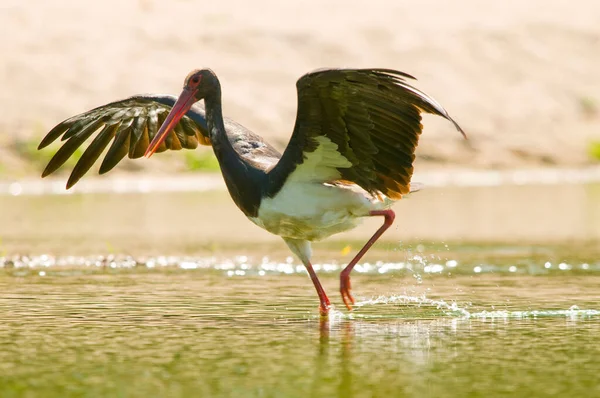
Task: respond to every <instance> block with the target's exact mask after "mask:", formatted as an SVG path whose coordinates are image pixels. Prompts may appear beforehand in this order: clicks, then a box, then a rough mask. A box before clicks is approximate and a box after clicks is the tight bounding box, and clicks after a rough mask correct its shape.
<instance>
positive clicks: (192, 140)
mask: <svg viewBox="0 0 600 398" xmlns="http://www.w3.org/2000/svg"><path fill="white" fill-rule="evenodd" d="M407 78H412V79H414V78H413V77H412V76H410V75H408V74H406V73H403V72H399V71H395V70H389V69H321V70H316V71H314V72H311V73H308V74H306V75H304V76H302V77H301V78H300V79H299V80H298V82H297V84H296V85H297V90H298V110H297V114H296V124H295V126H294V131H293V133H292V136H291V138H290V141H289V143H288V145H287V147H286V148H285V150H284V152H283V154H280V153H279V152H278V151H277V150H275V149H274V148H273V147H272V146H271V145H269V144H268V143H267V142H265V141H264V140H263V139H262V138H261V137H259V136H258V135H256V134H254V133H252V132H251V131H249V130H248V129H246V128H244V127H243V126H241V125H240V124H238V123H236V122H234V121H232V120H229V119H227V118H223V113H222V108H221V85H220V83H219V79H218V78H217V76H216V75H215V73H214V72H213V71H211V70H210V69H201V70H194V71H192V72H191V73H190V74H189V75H188V76H187V77H186V79H185V82H184V86H183V92H182V93H181V94H180V95H179V97H178V98H176V97H173V96H164V95H139V96H134V97H130V98H128V99H125V100H122V101H116V102H112V103H109V104H107V105H104V106H100V107H98V108H95V109H92V110H90V111H88V112H85V113H82V114H80V115H77V116H74V117H72V118H70V119H67V120H65V121H63V122H62V123H60V124H59V125H57V126H56V127H54V128H53V129H52V130H51V131H50V132H49V133H48V134H47V135H46V137H44V139H43V140H42V142H41V143H40V145H39V149H41V148H44V147H46V146H47V145H49V144H50V143H52V142H53V141H55V140H56V139H57V138H59V137H61V136H62V140H63V141H66V142H65V143H64V145H63V146H62V147H61V148H60V149H59V150H58V151H57V152H56V154H55V155H54V157H53V158H52V159H51V160H50V162H49V163H48V165H47V167H46V169H45V170H44V172H43V174H42V177H45V176H47V175H49V174H51V173H53V172H54V171H56V170H57V169H58V168H59V167H61V166H62V165H63V164H64V163H65V161H66V160H67V159H68V158H69V157H70V156H71V155H72V154H73V153H74V151H75V150H76V149H77V148H78V147H79V146H80V145H82V144H83V142H84V141H86V140H87V139H88V138H89V137H90V136H92V135H93V134H94V133H96V132H97V134H96V136H95V138H94V140H93V141H92V142H91V144H90V145H89V146H88V147H87V149H86V150H85V152H84V153H83V155H82V156H81V158H80V159H79V161H78V162H77V164H76V165H75V167H74V169H73V171H72V173H71V175H70V177H69V180H68V182H67V189H68V188H70V187H71V186H73V184H75V183H76V182H77V181H78V180H79V179H80V178H81V177H82V176H83V175H84V174H85V173H86V172H87V171H88V170H89V168H90V167H91V166H92V164H93V163H94V162H95V161H96V160H97V159H98V157H99V156H100V155H101V153H102V152H103V151H104V149H105V148H106V147H107V146H108V144H109V143H110V142H111V140H112V145H111V146H110V148H109V149H108V152H107V153H106V156H105V157H104V160H103V161H102V164H101V166H100V174H103V173H106V172H108V171H109V170H111V169H112V168H113V167H114V166H115V165H116V164H117V163H119V161H120V160H121V159H123V157H125V155H128V156H129V157H130V158H138V157H141V156H142V155H145V156H146V157H150V156H151V155H152V154H154V153H155V152H162V151H165V150H167V149H171V150H178V149H182V148H186V149H194V148H196V147H197V146H198V144H203V145H212V147H213V150H214V153H215V155H216V157H217V160H218V162H219V165H220V167H221V172H222V174H223V178H224V179H225V183H226V185H227V188H228V190H229V193H230V194H231V197H232V198H233V201H234V202H235V204H236V205H237V206H238V207H239V208H240V210H241V211H242V212H243V213H244V214H245V215H246V216H247V217H248V218H249V219H250V220H251V221H252V222H253V223H255V224H256V225H258V226H259V227H261V228H264V229H266V230H267V231H269V232H271V233H273V234H275V235H279V236H281V237H282V238H283V240H284V241H285V242H286V243H287V245H288V246H289V248H290V249H291V251H292V252H293V253H294V254H295V255H296V256H298V258H299V259H300V260H301V261H302V263H303V264H304V266H305V267H306V269H307V271H308V274H309V275H310V278H311V279H312V282H313V284H314V285H315V288H316V290H317V293H318V295H319V300H320V306H319V310H320V313H321V314H322V315H327V314H328V311H329V309H330V307H331V305H330V301H329V299H328V297H327V295H326V294H325V291H324V290H323V287H322V286H321V283H320V282H319V279H318V278H317V275H316V273H315V271H314V269H313V267H312V265H311V242H312V241H316V240H321V239H324V238H326V237H328V236H330V235H333V234H336V233H338V232H342V231H346V230H349V229H352V228H354V227H356V226H357V225H358V223H359V221H360V219H361V218H363V217H368V216H382V217H383V219H384V222H383V225H382V226H381V227H380V228H379V229H378V230H377V232H375V234H374V235H373V236H372V237H371V239H369V241H368V242H367V243H366V244H365V246H364V247H363V248H362V249H361V250H360V251H359V252H358V254H357V255H356V256H355V257H354V258H353V259H352V261H350V263H349V264H348V265H347V266H346V267H345V268H344V270H343V271H342V272H341V274H340V292H341V295H342V299H343V301H344V304H345V305H346V307H347V308H348V309H349V310H351V309H352V304H354V302H355V301H354V298H353V296H352V294H351V293H350V272H351V271H352V269H353V267H354V266H355V265H356V263H357V262H358V261H359V260H360V259H361V257H362V256H363V255H364V254H365V252H366V251H367V250H369V248H370V247H371V246H372V245H373V243H375V241H376V240H377V239H378V238H379V237H380V236H381V235H382V234H383V233H384V232H385V230H387V229H388V228H389V227H390V225H392V223H393V221H394V217H395V215H394V211H393V210H392V209H391V208H390V207H391V205H392V203H393V202H394V201H396V200H398V199H400V198H401V197H402V196H403V195H405V194H408V193H409V192H410V180H411V176H412V174H413V161H414V159H415V155H414V153H415V148H416V146H417V142H418V139H419V135H420V134H421V130H422V125H421V112H427V113H431V114H435V115H439V116H442V117H444V118H446V119H447V120H449V121H451V122H452V123H453V124H454V126H455V127H456V129H457V130H458V131H459V132H460V133H461V134H462V135H463V136H464V137H465V138H466V135H465V134H464V132H463V131H462V129H461V128H460V127H459V126H458V124H457V123H456V122H455V121H454V120H453V119H452V118H451V117H450V116H449V115H448V113H447V112H446V110H445V109H444V108H443V107H442V106H441V105H440V104H439V103H438V102H437V101H435V100H434V99H433V98H431V97H430V96H428V95H427V94H425V93H423V92H422V91H420V90H418V89H417V88H415V87H413V86H411V85H409V84H408V83H407V82H406V79H407ZM200 100H204V108H203V107H202V106H200V105H198V104H196V103H197V102H198V101H200ZM159 126H160V128H159ZM98 131H99V132H98Z"/></svg>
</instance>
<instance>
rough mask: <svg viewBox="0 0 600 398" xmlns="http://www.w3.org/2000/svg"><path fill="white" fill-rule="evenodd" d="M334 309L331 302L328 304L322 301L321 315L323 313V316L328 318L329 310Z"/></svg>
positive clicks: (320, 306)
mask: <svg viewBox="0 0 600 398" xmlns="http://www.w3.org/2000/svg"><path fill="white" fill-rule="evenodd" d="M332 309H333V307H331V305H330V304H329V303H327V304H326V305H324V304H323V303H321V304H320V305H319V315H321V318H328V317H329V311H331V310H332Z"/></svg>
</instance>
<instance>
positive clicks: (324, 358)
mask: <svg viewBox="0 0 600 398" xmlns="http://www.w3.org/2000/svg"><path fill="white" fill-rule="evenodd" d="M75 259H79V262H77V261H75ZM26 261H29V264H28V263H26ZM44 261H45V262H44ZM68 261H71V262H70V263H69V262H68ZM132 261H133V260H132V259H127V258H123V259H118V258H114V259H110V258H102V259H99V258H75V257H73V258H50V257H44V258H42V259H39V258H38V259H36V258H26V259H25V258H12V259H10V260H8V259H6V258H5V259H3V264H4V265H3V271H2V273H1V275H2V276H1V277H0V289H1V291H2V295H1V296H0V314H2V319H3V322H2V323H1V324H0V346H1V347H2V349H1V350H0V396H2V397H10V396H37V395H43V396H61V397H62V396H69V395H71V396H80V395H85V396H239V397H254V396H256V397H270V396H277V397H281V396H289V397H296V396H297V397H304V396H340V397H362V396H365V397H367V396H368V397H370V396H414V397H423V396H466V395H470V396H479V395H481V396H495V395H502V394H513V395H517V396H556V395H557V394H558V395H565V396H567V395H568V396H579V397H582V396H597V394H598V393H600V391H599V384H598V377H597V372H598V371H599V370H600V359H599V358H600V345H599V344H598V342H597V336H598V333H600V311H599V310H600V306H599V305H598V298H599V294H598V290H597V286H598V285H599V283H600V271H599V270H598V268H599V267H598V264H592V265H593V267H592V269H589V268H588V269H587V270H585V271H583V270H580V271H577V270H573V268H581V267H579V266H577V265H575V264H571V266H572V267H571V269H570V270H567V269H565V270H560V271H559V270H558V268H557V271H556V273H547V274H543V275H542V274H538V273H535V272H534V273H533V274H531V273H526V272H523V273H521V274H515V273H512V272H510V271H508V270H507V271H506V272H496V271H490V272H480V273H475V272H474V271H473V270H472V267H471V266H466V265H463V264H461V263H458V264H454V262H453V261H452V260H449V261H450V265H453V267H451V269H453V270H456V271H459V270H460V269H461V268H463V267H465V268H468V269H465V270H462V271H461V272H457V273H456V276H451V277H449V276H448V275H447V274H446V273H444V274H439V273H438V274H432V273H423V274H422V276H421V281H420V283H419V282H417V281H416V279H415V277H414V272H422V271H423V268H424V266H423V267H421V268H419V267H417V266H416V265H415V266H414V267H413V270H412V271H407V270H406V268H400V267H399V266H397V267H391V268H390V267H389V265H388V270H387V271H386V272H385V273H380V272H379V271H380V270H381V269H382V267H383V265H380V266H379V267H377V266H373V267H372V269H369V270H367V268H368V267H363V272H359V273H356V275H355V276H354V278H353V282H354V286H355V294H356V296H357V299H358V304H357V306H356V308H355V310H354V311H353V312H352V313H349V312H348V311H346V310H345V309H344V308H342V307H343V306H342V304H341V302H340V299H339V295H338V294H337V289H336V288H337V283H338V279H337V277H336V276H337V271H336V270H335V269H334V268H335V267H334V266H335V264H329V265H328V267H329V271H328V270H326V268H327V267H325V265H323V266H322V267H321V268H322V270H321V275H322V276H321V278H322V280H323V283H324V286H325V288H326V290H327V291H328V292H329V294H330V296H331V298H332V301H333V302H334V304H335V305H336V309H335V310H334V311H333V313H332V314H331V316H330V318H329V320H327V321H325V320H323V319H321V318H320V317H319V316H318V311H317V305H318V301H317V298H316V294H315V292H314V291H313V287H312V285H311V284H310V280H309V279H308V277H307V276H306V274H305V273H303V272H296V267H295V265H294V264H290V263H289V262H288V261H286V260H284V261H281V262H277V261H266V262H265V261H263V260H261V261H258V262H255V261H254V260H252V259H251V258H244V257H242V258H239V257H238V258H232V259H230V261H228V262H226V261H224V262H216V261H215V260H214V259H213V258H196V259H191V258H185V259H182V258H180V259H176V258H171V259H170V261H169V259H167V258H148V259H146V260H145V261H144V262H142V261H139V262H138V263H136V265H134V263H133V262H132ZM191 264H196V266H194V267H192V266H191ZM505 267H506V264H499V265H498V269H501V268H505ZM509 267H510V266H509ZM541 268H542V269H546V268H545V267H544V265H542V266H541ZM242 270H244V271H246V273H245V274H243V275H242V274H239V273H238V274H236V272H235V271H242ZM230 271H234V272H233V274H232V273H231V272H230ZM260 271H265V272H264V273H261V272H260ZM582 272H583V274H582ZM515 393H516V394H515Z"/></svg>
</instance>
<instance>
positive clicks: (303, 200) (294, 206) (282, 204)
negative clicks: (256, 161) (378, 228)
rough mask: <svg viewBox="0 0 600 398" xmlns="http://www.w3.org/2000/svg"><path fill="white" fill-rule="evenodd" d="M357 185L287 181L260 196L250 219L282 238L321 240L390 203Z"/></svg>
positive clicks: (354, 224)
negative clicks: (255, 214)
mask: <svg viewBox="0 0 600 398" xmlns="http://www.w3.org/2000/svg"><path fill="white" fill-rule="evenodd" d="M357 188H358V187H356V186H354V187H340V186H336V185H330V184H320V183H315V182H293V183H289V184H286V185H284V187H283V188H282V189H281V191H279V192H278V193H277V195H275V196H274V197H273V198H267V199H263V201H262V202H261V205H260V208H259V210H258V217H253V218H250V220H251V221H252V222H254V223H255V224H256V225H258V226H259V227H262V228H264V229H266V230H267V231H269V232H271V233H273V234H275V235H279V236H281V237H284V238H293V239H302V240H309V241H313V240H320V239H324V238H326V237H328V236H330V235H333V234H336V233H338V232H343V231H347V230H349V229H352V228H354V227H356V226H357V225H358V224H359V223H360V217H364V216H368V215H369V212H370V211H371V210H375V209H381V208H384V207H387V206H388V205H389V204H390V203H388V202H382V201H378V200H374V199H373V198H372V197H371V195H369V194H368V193H367V192H365V191H364V190H361V189H360V188H358V189H357Z"/></svg>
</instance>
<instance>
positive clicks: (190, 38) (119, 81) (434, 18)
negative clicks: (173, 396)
mask: <svg viewBox="0 0 600 398" xmlns="http://www.w3.org/2000/svg"><path fill="white" fill-rule="evenodd" d="M1 8H2V10H1V12H0V29H1V30H2V31H3V34H2V35H0V51H1V52H2V54H4V55H3V57H2V60H1V61H0V87H2V90H0V116H1V117H0V184H3V185H0V188H2V190H4V191H5V192H6V193H12V194H13V195H15V194H21V193H26V192H27V189H28V188H27V187H28V186H27V185H26V184H25V183H24V182H25V181H28V182H30V183H31V184H38V183H39V182H40V179H39V175H40V173H41V171H42V170H43V168H44V167H45V164H46V163H47V162H48V160H49V159H50V157H51V156H52V155H53V154H54V152H55V151H56V149H57V148H58V146H56V145H55V146H52V147H51V148H50V149H46V150H44V151H37V150H36V147H37V144H38V143H39V141H40V139H41V137H42V136H43V135H44V134H45V133H46V132H47V131H48V130H49V129H51V128H52V127H53V126H54V125H55V124H57V123H58V122H60V121H62V120H63V119H65V118H67V117H70V116H72V115H75V114H78V113H81V112H83V111H85V110H88V109H90V108H92V107H95V106H99V105H102V104H105V103H107V102H111V101H114V100H118V99H122V98H125V97H127V96H130V95H133V94H140V93H170V94H178V93H179V91H180V88H181V86H182V82H183V79H184V77H185V76H186V74H187V73H188V72H189V71H190V70H191V69H194V68H199V67H205V66H206V67H210V68H212V69H213V70H214V71H215V72H216V73H217V75H218V76H219V77H220V79H221V84H222V87H223V101H224V113H225V115H226V116H228V117H230V118H233V119H235V120H236V121H238V122H240V123H242V124H243V125H245V126H246V127H248V128H250V129H251V130H253V131H255V132H257V133H259V134H261V135H263V136H264V137H266V138H267V139H268V140H269V141H271V142H272V143H273V144H274V145H275V146H276V147H278V148H280V149H281V148H284V147H285V145H286V143H287V140H288V139H289V135H290V134H291V131H292V128H293V123H294V118H295V110H296V87H295V82H296V80H297V79H298V78H299V77H300V76H301V75H302V74H304V73H306V72H308V71H310V70H312V69H315V68H321V67H328V66H330V67H340V66H348V67H385V68H393V69H398V70H401V71H404V72H407V73H410V74H412V75H414V76H416V77H417V78H418V79H419V81H418V82H416V83H415V84H416V85H417V86H418V87H419V88H421V89H423V90H424V91H425V92H427V93H428V94H430V95H432V96H433V97H434V98H436V99H437V100H438V101H439V102H440V103H442V104H443V105H444V106H445V107H446V109H447V110H448V111H449V113H450V114H451V115H452V116H453V117H454V118H455V119H456V120H457V121H458V122H459V123H460V124H461V126H462V127H463V128H464V130H465V131H466V132H467V134H468V135H469V141H464V140H462V139H461V137H460V135H459V134H457V133H456V132H455V131H454V130H453V127H452V126H451V125H450V124H449V123H446V122H445V121H443V120H441V119H438V118H434V117H427V116H426V117H425V121H424V125H425V131H424V134H423V136H422V140H421V144H420V147H419V148H418V151H417V157H418V159H417V162H416V175H415V179H416V180H417V181H421V182H424V183H425V185H426V186H429V187H433V193H428V192H426V191H425V192H423V193H419V197H418V200H415V201H410V202H411V203H414V205H413V204H410V205H409V204H406V205H404V206H403V207H402V206H400V207H399V209H407V210H400V211H404V212H406V214H405V217H406V218H405V220H406V223H407V224H409V225H410V228H400V230H401V232H398V233H399V234H400V235H399V236H400V237H404V238H407V239H408V238H415V239H421V238H429V239H459V240H460V239H463V238H465V239H466V238H469V239H478V238H481V239H484V240H485V239H491V240H507V239H508V240H521V239H523V238H526V237H530V238H531V239H532V240H545V239H549V238H552V239H556V240H564V239H568V238H569V237H571V236H573V237H576V238H578V239H597V238H598V237H599V236H600V231H599V229H600V226H598V225H599V224H600V220H599V217H600V216H599V215H598V213H600V210H598V206H600V205H599V204H598V203H599V202H600V196H599V195H600V194H599V193H598V191H599V190H598V185H597V184H591V183H590V181H597V180H598V179H600V176H599V175H600V172H599V168H598V167H599V166H598V165H599V164H600V163H599V162H600V73H598V71H600V24H599V23H598V22H599V21H600V3H599V2H597V1H594V0H582V1H579V2H577V6H576V7H574V6H573V3H572V2H568V1H564V0H547V1H543V2H539V1H528V2H522V1H512V0H508V1H504V2H498V1H480V0H457V1H453V2H445V1H434V0H424V1H419V2H408V1H384V0H372V1H370V2H368V4H365V3H364V2H355V1H353V0H351V1H345V2H337V1H322V0H306V1H302V2H293V3H291V2H280V1H269V0H258V1H252V2H248V1H244V0H239V1H235V0H229V1H218V2H217V1H212V2H197V1H183V0H179V1H171V2H160V1H153V0H138V1H128V2H117V1H113V0H107V1H103V2H93V3H89V2H77V1H69V0H53V1H42V0H31V1H28V2H22V1H17V0H4V1H3V2H2V6H1ZM184 152H186V151H184ZM81 153H82V151H78V152H77V153H76V154H75V155H74V160H76V158H77V156H80V155H81ZM74 163H75V162H74V161H73V162H69V163H68V164H67V165H66V166H64V167H63V170H62V171H63V174H58V175H57V177H55V178H56V179H55V180H54V181H57V184H58V185H56V187H55V188H53V190H52V192H59V193H64V189H63V188H62V187H63V185H64V183H65V181H66V178H67V175H68V172H69V171H70V169H71V168H72V166H73V164H74ZM98 163H100V162H98ZM205 173H206V174H208V175H209V177H207V178H208V181H210V182H209V183H206V182H205V181H204V180H203V181H204V182H198V181H197V180H193V181H195V182H193V183H190V184H196V185H197V186H198V187H200V188H199V189H204V188H203V187H205V188H206V187H208V188H211V187H218V188H220V189H222V187H223V186H222V183H221V182H220V176H219V175H218V166H217V165H216V162H215V160H214V158H213V157H212V154H211V150H210V148H200V149H198V150H197V151H193V152H187V153H183V152H179V153H165V154H161V155H160V156H156V157H154V158H152V160H151V161H148V160H146V159H140V160H135V161H129V160H125V161H123V162H122V164H120V165H119V166H118V167H117V168H116V169H115V170H113V171H111V173H110V174H109V175H108V176H104V177H102V178H101V179H100V180H95V179H94V178H92V174H95V173H94V172H90V175H89V176H87V177H86V178H84V180H83V181H82V182H80V184H79V185H78V186H76V188H75V192H77V189H83V190H85V187H86V184H88V183H89V184H91V183H92V182H94V181H100V183H104V182H107V181H114V180H115V179H119V178H125V180H124V181H125V183H122V184H121V185H120V187H121V188H123V187H124V186H125V187H127V186H129V187H131V184H134V183H136V182H139V181H140V179H144V178H166V179H168V180H169V181H171V180H175V176H183V177H184V178H187V177H190V176H197V175H201V174H205ZM211 173H212V174H211ZM210 175H212V176H214V179H211V177H210ZM127 178H129V179H127ZM51 181H52V180H51ZM144 181H146V183H145V184H146V185H144V187H146V188H144V189H153V188H148V187H149V186H152V187H157V186H161V184H155V185H152V183H151V182H149V180H144ZM162 181H163V182H164V181H165V180H162ZM180 181H181V180H180ZM183 181H184V182H182V183H181V184H183V185H185V184H187V182H185V181H187V180H183ZM15 182H17V183H18V184H21V185H15ZM582 182H583V184H581V183H582ZM575 183H576V184H575ZM149 184H150V185H149ZM211 184H212V185H211ZM540 184H543V185H544V187H543V188H539V189H538V188H535V187H536V186H538V185H540ZM523 185H527V186H526V187H523ZM448 186H454V187H455V188H452V189H454V191H448V190H446V191H443V192H438V191H436V189H437V188H436V187H448ZM456 186H459V187H462V186H468V187H472V186H476V188H473V189H470V188H469V189H459V188H456ZM482 186H483V188H482ZM488 186H493V187H494V188H489V187H488ZM499 186H500V187H499ZM507 186H508V187H507ZM532 186H533V188H532ZM88 187H89V185H88ZM111 187H112V188H108V189H109V190H110V189H113V188H114V186H111ZM485 187H488V188H485ZM208 188H207V189H208ZM40 189H41V190H42V192H46V191H47V190H45V188H39V189H38V191H39V190H40ZM140 189H142V188H140ZM34 190H35V189H34ZM100 190H103V189H100ZM117 190H119V188H117ZM222 199H223V200H221V199H218V200H216V202H218V203H219V204H221V202H222V201H226V200H227V201H228V200H229V199H228V198H226V195H224V196H223V198H222ZM5 200H9V199H5ZM40 200H41V199H40ZM78 200H80V201H81V200H83V199H78ZM43 201H44V203H47V200H43ZM415 202H416V203H415ZM24 203H25V202H23V200H21V201H19V202H18V204H13V205H11V209H13V210H12V211H11V212H10V214H8V212H5V214H4V217H5V218H8V217H9V216H10V217H12V218H11V222H12V223H13V224H15V225H16V227H15V228H13V229H12V232H15V231H16V228H18V227H17V226H21V225H28V224H27V223H26V222H25V223H24V222H22V221H23V220H25V219H26V218H27V217H26V215H27V214H28V213H29V212H30V210H27V209H30V208H31V206H32V205H31V204H24ZM86 203H87V202H86ZM226 203H227V204H224V205H223V206H226V208H225V210H223V213H227V214H229V213H235V215H233V214H232V216H231V217H234V218H233V221H235V222H237V221H240V225H247V224H245V221H244V220H243V216H242V215H241V214H238V213H236V212H237V210H235V208H234V207H233V205H230V203H229V202H226ZM418 203H423V205H422V206H418ZM19 206H24V207H25V208H24V209H23V210H22V213H19V212H18V211H16V210H14V209H15V207H17V208H18V207H19ZM94 206H97V205H96V204H95V205H94ZM153 206H157V205H153ZM165 206H166V205H165ZM415 206H417V207H415ZM4 207H5V209H6V208H8V205H5V206H4ZM96 208H97V207H96ZM70 209H72V207H70ZM564 209H569V210H570V211H569V212H565V211H563V210H564ZM82 211H83V210H82ZM89 211H90V212H93V210H92V205H91V204H90V205H89ZM213 214H214V212H213ZM467 216H468V217H467ZM88 217H89V216H88ZM198 217H199V219H198V221H197V222H198V223H207V222H208V220H207V219H206V217H207V215H206V214H204V215H203V216H202V218H201V219H200V217H201V216H200V215H198ZM411 217H412V218H411ZM524 217H525V218H524ZM172 218H176V215H173V217H172ZM507 220H509V221H507ZM38 221H39V222H38V223H37V224H36V225H35V226H30V227H29V228H36V229H37V228H41V227H40V225H46V224H44V223H43V222H42V220H38ZM46 221H47V225H49V228H50V227H51V228H55V224H56V223H55V221H56V220H46ZM233 221H232V222H233ZM6 222H8V221H6ZM185 222H187V220H182V223H185ZM153 225H154V224H152V225H150V226H153ZM221 225H223V224H221ZM477 225H481V227H480V228H478V227H477ZM247 227H248V231H249V232H248V233H252V232H256V234H257V235H256V237H257V239H263V238H264V239H271V238H270V237H268V236H269V235H268V234H266V233H265V235H261V233H262V231H259V230H258V229H257V228H255V227H254V226H252V225H249V224H248V225H247ZM119 228H121V229H120V230H122V228H124V227H123V226H122V225H121V226H120V227H119ZM136 228H138V226H136ZM178 228H179V227H178ZM194 228H195V229H197V228H196V227H194ZM214 228H217V230H218V229H219V226H216V227H214ZM195 229H194V231H190V234H192V233H194V234H195V233H202V232H195ZM222 229H223V233H224V234H225V233H226V228H225V226H224V225H223V226H222ZM28 233H29V232H26V231H24V232H23V234H25V235H27V234H28ZM115 233H116V232H115V230H110V231H109V232H108V234H109V235H113V236H114V234H115ZM209 233H214V230H212V231H209ZM8 235H10V233H8V232H6V231H4V236H5V240H4V242H5V243H6V242H7V241H10V240H11V239H10V237H7V236H8ZM261 237H262V238H261ZM14 239H17V238H16V237H15V238H14Z"/></svg>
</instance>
